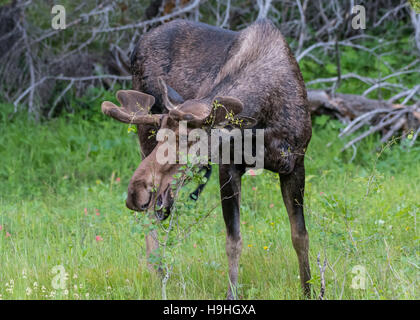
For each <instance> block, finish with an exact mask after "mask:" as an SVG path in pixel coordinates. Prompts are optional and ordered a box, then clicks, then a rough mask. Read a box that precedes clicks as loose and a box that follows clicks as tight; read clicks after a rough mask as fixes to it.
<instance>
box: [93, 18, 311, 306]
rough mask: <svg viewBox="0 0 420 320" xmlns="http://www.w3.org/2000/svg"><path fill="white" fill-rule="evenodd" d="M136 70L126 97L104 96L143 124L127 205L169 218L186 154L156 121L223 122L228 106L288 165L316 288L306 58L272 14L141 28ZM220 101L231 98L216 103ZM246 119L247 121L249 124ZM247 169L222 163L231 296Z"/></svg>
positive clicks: (286, 175) (294, 220)
mask: <svg viewBox="0 0 420 320" xmlns="http://www.w3.org/2000/svg"><path fill="white" fill-rule="evenodd" d="M131 72H132V87H133V90H120V91H118V93H117V99H118V101H119V102H120V104H121V107H118V106H116V105H115V104H114V103H112V102H109V101H105V102H103V103H102V106H101V107H102V112H103V113H104V114H106V115H108V116H111V117H112V118H114V119H116V120H118V121H121V122H123V123H130V124H133V125H137V129H138V131H137V132H138V138H139V142H140V148H141V154H142V161H141V162H140V165H139V166H138V168H137V169H136V170H135V172H134V174H133V176H132V178H131V180H130V182H129V186H128V192H127V199H126V205H127V207H128V208H129V209H131V210H135V211H138V212H145V211H149V212H150V211H153V212H155V214H156V217H157V218H159V219H165V218H166V217H167V216H168V215H169V214H170V211H171V207H172V206H173V203H174V196H173V194H172V192H171V188H170V186H171V183H173V181H174V174H175V173H176V172H177V171H178V170H179V168H180V164H178V163H174V164H160V163H159V161H158V159H157V150H158V148H159V146H160V144H161V143H162V142H159V141H157V140H156V138H153V137H152V138H151V134H150V132H151V130H159V129H164V128H169V129H172V130H174V132H175V133H176V134H177V135H178V134H179V132H178V124H179V122H180V121H186V123H187V124H188V130H191V128H197V127H201V128H207V129H210V127H212V126H217V125H219V124H221V123H222V122H223V121H224V120H225V119H226V117H227V115H228V114H230V115H232V114H233V115H234V117H235V119H244V120H245V122H246V127H247V128H252V129H253V130H254V129H264V146H263V151H264V152H263V157H264V169H266V170H270V171H272V172H276V173H277V174H278V175H279V179H280V188H281V193H282V197H283V201H284V204H285V207H286V210H287V213H288V216H289V220H290V227H291V238H292V243H293V247H294V249H295V251H296V253H297V257H298V262H299V272H300V280H301V286H302V289H303V294H304V296H305V297H310V284H309V283H308V280H310V278H311V274H310V267H309V260H308V249H309V238H308V233H307V230H306V227H305V220H304V213H303V200H304V186H305V167H304V157H305V151H306V148H307V146H308V144H309V141H310V139H311V135H312V127H311V117H310V112H309V110H308V101H307V93H306V89H305V84H304V81H303V78H302V75H301V72H300V69H299V66H298V64H297V62H296V60H295V58H294V57H293V54H292V52H291V50H290V48H289V46H288V44H287V42H286V41H285V39H284V37H283V36H282V34H281V33H280V31H279V30H278V29H277V28H276V27H275V25H274V24H273V23H272V22H271V21H270V20H267V19H260V20H257V21H255V22H254V23H252V24H251V25H249V26H248V27H247V28H245V29H243V30H241V31H230V30H226V29H222V28H218V27H214V26H209V25H207V24H203V23H198V22H192V21H188V20H173V21H171V22H168V23H165V24H163V25H161V26H159V27H156V28H154V29H152V30H151V31H149V32H148V33H146V34H144V35H143V36H142V37H141V39H140V40H139V42H138V43H137V46H136V47H135V49H134V50H133V52H132V54H131ZM215 102H217V103H218V104H220V105H222V106H223V108H218V109H217V110H215V109H214V108H213V105H214V103H215ZM210 117H211V119H212V121H208V120H209V118H210ZM237 123H242V120H241V121H238V122H237ZM229 126H230V127H234V126H235V125H234V124H229ZM190 127H191V128H190ZM237 127H238V128H239V129H240V130H244V127H245V126H243V127H241V126H240V125H238V126H237ZM177 137H178V136H177ZM177 141H178V140H177ZM246 169H247V167H246V165H244V164H238V163H234V162H233V161H232V162H230V163H223V164H220V165H219V182H220V198H221V205H222V211H223V218H224V221H225V224H226V253H227V257H228V267H229V281H230V282H229V285H228V293H227V298H228V299H236V298H237V282H238V265H239V259H240V254H241V250H242V239H241V233H240V199H241V177H242V176H243V175H244V173H245V172H246ZM206 174H207V173H206ZM200 187H202V186H200ZM155 236H156V235H153V234H149V235H147V236H146V249H147V253H148V254H150V252H151V251H152V250H154V249H156V248H157V246H158V243H157V240H156V238H155Z"/></svg>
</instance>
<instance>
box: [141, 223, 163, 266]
mask: <svg viewBox="0 0 420 320" xmlns="http://www.w3.org/2000/svg"><path fill="white" fill-rule="evenodd" d="M145 238H146V259H147V267H148V268H149V270H150V271H153V270H157V271H158V273H160V272H161V269H160V266H156V263H153V262H151V257H150V256H151V255H157V254H159V241H158V238H157V232H156V230H152V231H150V232H149V233H147V234H146V235H145ZM156 267H157V268H156Z"/></svg>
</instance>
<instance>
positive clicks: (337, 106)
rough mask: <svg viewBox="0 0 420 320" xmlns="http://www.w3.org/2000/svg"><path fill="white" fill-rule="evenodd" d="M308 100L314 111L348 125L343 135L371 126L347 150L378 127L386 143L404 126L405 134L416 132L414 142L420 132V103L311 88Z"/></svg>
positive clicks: (312, 112)
mask: <svg viewBox="0 0 420 320" xmlns="http://www.w3.org/2000/svg"><path fill="white" fill-rule="evenodd" d="M308 100H309V107H310V111H311V114H312V115H315V116H316V115H329V116H331V117H333V118H336V119H338V120H340V121H341V122H343V123H345V124H346V125H347V126H346V128H344V129H343V131H342V132H341V133H340V135H339V137H344V136H347V135H349V134H352V133H354V132H356V131H357V130H359V129H361V128H363V127H365V126H368V127H369V129H367V130H366V131H364V132H363V133H362V134H360V135H359V136H357V137H356V138H354V139H353V140H351V141H350V142H348V143H347V144H346V145H345V146H344V148H343V150H345V149H347V148H349V147H351V146H353V145H354V144H355V143H356V142H358V141H360V140H362V139H364V138H366V137H367V136H369V135H371V134H373V133H375V132H378V131H379V132H380V133H381V134H382V139H381V142H382V143H385V142H387V141H388V140H389V139H391V138H392V136H393V135H394V134H396V133H397V132H399V131H400V130H402V131H403V135H406V134H408V133H409V132H413V133H414V132H415V134H414V136H413V141H412V142H411V143H410V144H411V145H413V144H414V141H415V139H416V138H417V136H418V134H419V128H420V103H417V105H402V104H394V103H391V102H388V101H383V100H374V99H368V98H366V97H363V96H359V95H354V94H343V93H335V94H330V93H327V92H326V91H324V90H309V91H308Z"/></svg>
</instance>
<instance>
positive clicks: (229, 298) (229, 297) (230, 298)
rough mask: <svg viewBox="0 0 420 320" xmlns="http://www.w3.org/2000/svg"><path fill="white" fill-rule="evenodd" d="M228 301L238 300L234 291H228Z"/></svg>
mask: <svg viewBox="0 0 420 320" xmlns="http://www.w3.org/2000/svg"><path fill="white" fill-rule="evenodd" d="M226 300H237V295H234V294H233V293H232V291H230V290H229V291H228V293H227V295H226Z"/></svg>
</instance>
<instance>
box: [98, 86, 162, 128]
mask: <svg viewBox="0 0 420 320" xmlns="http://www.w3.org/2000/svg"><path fill="white" fill-rule="evenodd" d="M117 100H118V101H119V102H120V104H121V107H118V106H116V105H115V104H114V103H112V102H110V101H104V102H103V103H102V106H101V109H102V112H103V113H104V114H106V115H108V116H110V117H112V118H114V119H116V120H118V121H121V122H124V123H131V124H149V125H154V124H156V125H160V122H161V119H162V116H163V115H161V114H150V113H149V111H150V108H151V107H152V106H153V104H154V103H155V98H154V97H153V96H151V95H148V94H145V93H142V92H138V91H135V90H120V91H118V92H117Z"/></svg>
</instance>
